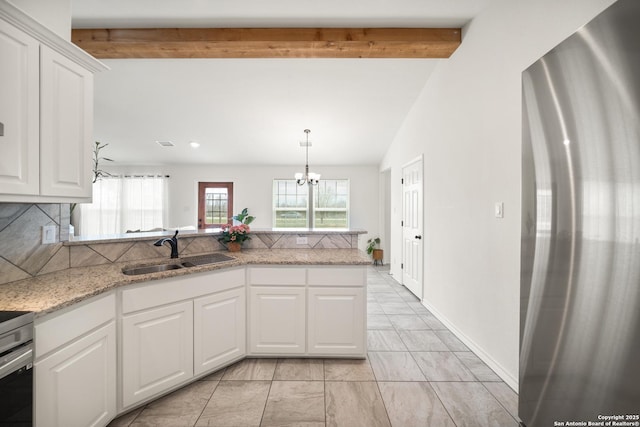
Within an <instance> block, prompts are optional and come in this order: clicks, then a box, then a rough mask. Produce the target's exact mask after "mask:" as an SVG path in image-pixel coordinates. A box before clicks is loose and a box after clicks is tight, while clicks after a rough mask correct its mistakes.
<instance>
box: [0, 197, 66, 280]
mask: <svg viewBox="0 0 640 427" xmlns="http://www.w3.org/2000/svg"><path fill="white" fill-rule="evenodd" d="M61 209H62V208H61V205H59V204H51V205H46V204H45V205H36V204H23V203H6V204H5V203H0V240H1V241H2V242H3V244H2V246H0V272H1V273H2V274H1V275H0V284H2V283H9V282H13V281H16V280H21V279H24V278H28V277H33V276H35V275H37V274H38V273H39V272H40V270H42V268H43V267H44V266H45V265H46V264H47V263H48V262H49V261H50V259H51V258H52V257H53V256H54V255H55V254H56V253H57V252H58V251H59V249H60V244H59V243H56V244H47V245H43V244H42V231H41V230H42V226H44V225H55V226H56V227H57V230H58V233H59V234H58V236H59V235H60V232H61V231H60V230H61V228H64V227H61V225H60V221H61ZM66 230H67V231H66V232H67V234H68V224H67V226H66ZM63 234H64V232H63Z"/></svg>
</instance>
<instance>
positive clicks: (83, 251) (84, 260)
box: [69, 246, 109, 267]
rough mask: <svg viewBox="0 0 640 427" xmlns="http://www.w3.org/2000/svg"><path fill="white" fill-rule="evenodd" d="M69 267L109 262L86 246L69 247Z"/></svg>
mask: <svg viewBox="0 0 640 427" xmlns="http://www.w3.org/2000/svg"><path fill="white" fill-rule="evenodd" d="M69 259H70V260H71V261H70V265H71V267H86V266H89V265H102V264H109V260H108V259H107V258H105V257H103V256H102V255H100V254H99V253H97V252H96V251H94V250H93V249H91V248H89V247H88V246H71V247H70V248H69Z"/></svg>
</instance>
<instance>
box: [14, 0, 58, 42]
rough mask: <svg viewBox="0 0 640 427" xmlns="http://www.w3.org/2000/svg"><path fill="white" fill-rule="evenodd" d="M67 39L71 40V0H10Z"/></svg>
mask: <svg viewBox="0 0 640 427" xmlns="http://www.w3.org/2000/svg"><path fill="white" fill-rule="evenodd" d="M9 3H11V4H13V5H14V6H16V7H17V8H19V9H22V10H23V11H24V12H26V13H27V14H28V15H29V16H31V17H32V18H33V19H35V20H36V21H38V22H40V23H41V24H42V25H44V26H45V27H47V28H49V29H50V30H51V31H53V32H54V33H56V34H57V35H59V36H60V37H62V38H63V39H65V40H71V0H9Z"/></svg>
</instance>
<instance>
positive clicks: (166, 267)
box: [122, 264, 184, 276]
mask: <svg viewBox="0 0 640 427" xmlns="http://www.w3.org/2000/svg"><path fill="white" fill-rule="evenodd" d="M180 268H184V267H183V266H182V265H180V264H158V265H147V266H145V267H131V268H125V269H123V270H122V272H123V273H124V274H126V275H127V276H137V275H139V274H149V273H159V272H161V271H170V270H178V269H180Z"/></svg>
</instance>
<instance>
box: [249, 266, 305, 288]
mask: <svg viewBox="0 0 640 427" xmlns="http://www.w3.org/2000/svg"><path fill="white" fill-rule="evenodd" d="M305 283H306V269H305V268H297V267H291V268H286V267H251V268H250V269H249V284H250V285H259V286H260V285H265V286H271V285H287V286H304V285H305Z"/></svg>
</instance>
